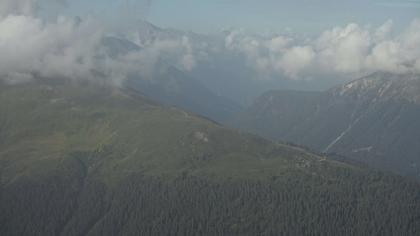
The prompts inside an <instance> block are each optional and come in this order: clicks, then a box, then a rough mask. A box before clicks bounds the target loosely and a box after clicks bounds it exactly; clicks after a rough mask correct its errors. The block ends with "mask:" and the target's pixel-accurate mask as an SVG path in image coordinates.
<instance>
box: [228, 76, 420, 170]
mask: <svg viewBox="0 0 420 236" xmlns="http://www.w3.org/2000/svg"><path fill="white" fill-rule="evenodd" d="M234 123H236V124H239V125H238V126H240V127H241V128H244V129H246V130H249V131H252V132H255V133H258V134H261V135H263V136H265V137H268V138H271V139H274V140H287V141H290V142H293V143H296V144H299V145H305V146H308V147H310V148H312V149H314V150H317V151H319V152H329V153H337V154H340V155H344V156H348V157H349V158H352V159H354V160H357V161H360V162H363V163H367V164H369V165H371V166H373V167H377V168H380V169H385V170H392V171H395V172H397V173H400V174H404V175H410V176H415V177H419V178H420V146H419V140H420V78H419V76H417V75H393V74H385V73H376V74H373V75H371V76H368V77H365V78H362V79H359V80H356V81H353V82H350V83H348V84H345V85H343V86H338V87H335V88H333V89H330V90H328V91H326V92H296V91H271V92H268V93H266V94H264V95H263V96H261V97H260V98H259V99H258V100H256V102H255V103H254V105H253V106H251V107H250V108H249V109H248V110H247V111H246V112H245V113H243V114H241V115H240V116H238V120H237V121H235V122H234Z"/></svg>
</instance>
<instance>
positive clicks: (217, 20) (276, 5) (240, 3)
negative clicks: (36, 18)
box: [69, 0, 420, 34]
mask: <svg viewBox="0 0 420 236" xmlns="http://www.w3.org/2000/svg"><path fill="white" fill-rule="evenodd" d="M123 1H125V2H137V7H132V8H131V9H130V10H131V11H132V16H134V15H136V16H139V15H145V17H146V18H147V19H148V20H149V21H151V22H152V23H154V24H156V25H158V26H161V27H170V28H178V29H183V30H192V31H198V32H214V31H219V30H220V29H223V28H226V27H234V28H245V29H249V30H252V31H256V32H267V31H268V32H270V31H274V32H282V31H285V30H293V31H294V32H297V33H302V32H304V33H310V34H311V33H318V32H320V31H322V30H325V29H327V28H331V27H333V26H337V25H345V24H347V23H358V24H360V25H373V26H377V25H380V24H383V23H384V22H385V21H386V20H388V19H392V20H393V21H394V23H395V27H396V29H398V28H399V27H403V26H406V25H407V24H408V22H410V21H411V20H412V19H413V18H415V17H420V0H351V1H349V0H258V1H257V0H200V1H198V0H154V1H151V0H120V1H119V2H123ZM117 2H118V1H115V0H90V1H85V0H72V1H71V4H69V5H71V9H70V11H71V12H73V13H74V14H84V13H86V12H90V13H95V14H104V13H105V14H108V15H109V14H110V13H111V12H115V11H116V10H115V9H116V8H117V5H118V3H117Z"/></svg>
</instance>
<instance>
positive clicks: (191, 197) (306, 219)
mask: <svg viewBox="0 0 420 236" xmlns="http://www.w3.org/2000/svg"><path fill="white" fill-rule="evenodd" d="M73 171H74V170H73ZM0 193H1V212H2V213H1V216H0V223H1V224H0V234H1V235H418V233H419V232H420V188H419V186H418V185H417V184H415V183H410V182H406V181H403V180H402V179H400V178H395V177H389V176H387V175H383V174H380V173H373V174H369V175H364V176H356V175H353V174H351V173H345V172H344V173H340V172H337V179H336V180H334V181H322V179H320V178H316V177H313V176H309V175H308V176H305V175H288V176H281V177H273V178H272V179H271V180H259V181H258V180H245V179H243V180H239V179H230V180H226V181H214V180H211V179H208V178H204V177H202V178H199V177H193V176H189V175H188V174H186V175H182V176H180V177H178V178H175V179H163V178H152V177H145V176H131V177H130V178H127V179H125V180H124V182H123V183H122V184H120V185H119V186H118V187H116V188H114V189H112V190H111V189H109V188H107V187H105V185H103V184H101V183H100V182H96V181H95V179H94V178H85V177H83V174H82V172H77V173H72V172H68V173H67V174H66V175H61V176H58V175H57V176H51V177H48V178H46V179H44V180H43V181H42V182H36V181H32V180H30V179H26V180H22V181H19V182H16V183H15V184H12V185H9V186H4V187H3V189H2V192H0Z"/></svg>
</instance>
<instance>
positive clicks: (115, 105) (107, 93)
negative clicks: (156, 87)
mask: <svg viewBox="0 0 420 236" xmlns="http://www.w3.org/2000/svg"><path fill="white" fill-rule="evenodd" d="M0 173H1V187H0V211H2V212H3V214H2V215H0V233H2V234H3V235H87V234H91V235H118V234H123V235H156V234H165V235H168V234H176V235H263V234H266V235H278V234H279V232H282V233H285V234H289V235H291V234H292V235H317V234H324V235H328V234H329V235H337V234H339V235H346V234H347V235H354V234H361V233H364V234H381V235H384V234H385V233H390V232H394V233H397V234H398V233H404V234H405V235H410V234H413V232H417V230H420V222H418V221H417V219H419V218H420V215H419V214H420V213H419V212H420V189H419V188H418V185H417V184H415V183H410V182H407V181H404V180H403V179H401V178H398V177H393V176H389V175H384V174H381V173H376V172H370V171H369V170H367V169H363V168H358V167H353V166H351V165H347V164H342V163H339V162H334V161H329V160H325V159H324V158H323V157H319V156H316V155H313V154H311V153H308V152H306V151H305V150H301V149H298V148H293V147H289V146H286V145H283V144H274V143H271V142H268V141H266V140H264V139H261V138H258V137H256V136H253V135H248V134H241V133H239V132H237V131H232V130H230V129H226V128H224V127H221V126H219V125H217V124H215V123H213V122H211V121H208V120H205V119H202V118H199V117H197V116H194V115H192V114H189V113H187V112H184V111H181V110H178V109H174V108H168V107H162V106H158V105H156V104H154V103H152V102H150V101H148V100H147V99H145V98H143V97H141V96H139V95H138V94H136V93H133V92H130V91H125V90H120V89H115V88H110V87H107V86H98V85H92V84H84V85H82V86H81V85H80V84H71V83H68V84H64V85H60V84H58V85H51V84H49V85H48V84H46V83H44V84H42V83H37V84H24V85H17V86H6V85H1V86H0Z"/></svg>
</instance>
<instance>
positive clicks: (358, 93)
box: [332, 72, 420, 103]
mask: <svg viewBox="0 0 420 236" xmlns="http://www.w3.org/2000/svg"><path fill="white" fill-rule="evenodd" d="M332 93H333V94H334V95H335V96H341V97H343V96H345V97H354V98H365V99H373V100H375V101H377V100H384V99H385V100H389V99H391V100H407V101H410V102H415V103H419V102H420V76H419V75H417V74H391V73H379V72H378V73H374V74H372V75H369V76H366V77H363V78H361V79H358V80H355V81H352V82H350V83H347V84H345V85H341V86H339V87H336V88H333V89H332Z"/></svg>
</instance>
